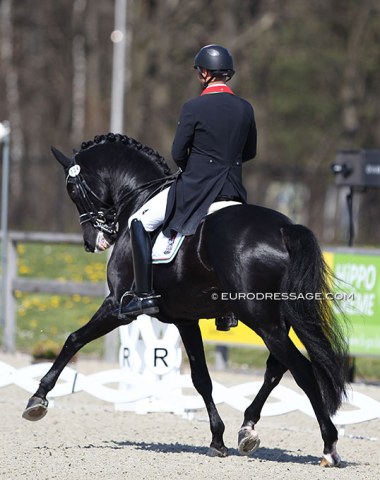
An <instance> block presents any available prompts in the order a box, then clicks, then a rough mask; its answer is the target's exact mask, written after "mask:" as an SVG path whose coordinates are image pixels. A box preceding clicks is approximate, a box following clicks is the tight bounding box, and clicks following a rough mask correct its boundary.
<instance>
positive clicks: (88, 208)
mask: <svg viewBox="0 0 380 480" xmlns="http://www.w3.org/2000/svg"><path fill="white" fill-rule="evenodd" d="M80 171H81V168H80V166H79V165H78V164H76V163H75V164H74V165H73V166H71V167H70V168H69V171H68V176H67V178H66V185H69V184H73V185H75V187H76V189H77V190H78V206H79V208H80V210H81V211H82V212H84V213H81V214H80V215H79V223H80V224H81V225H83V224H84V223H87V222H91V224H92V226H93V227H94V228H95V229H96V230H99V231H101V232H103V233H105V234H107V236H108V237H110V238H111V239H113V240H114V239H115V237H116V235H117V232H118V222H117V218H116V208H115V207H114V206H113V205H110V204H107V203H106V202H104V201H103V200H102V199H101V198H99V197H98V195H96V193H95V192H94V191H93V190H92V189H91V188H90V187H89V185H88V184H87V182H86V180H85V179H84V178H83V176H82V175H81V173H80ZM93 199H95V201H96V203H97V204H100V205H101V206H100V207H96V206H95V203H94V202H93Z"/></svg>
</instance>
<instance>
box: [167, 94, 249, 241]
mask: <svg viewBox="0 0 380 480" xmlns="http://www.w3.org/2000/svg"><path fill="white" fill-rule="evenodd" d="M209 88H210V87H209ZM214 88H215V87H214ZM225 88H227V89H228V87H225ZM205 92H207V90H205ZM256 140H257V132H256V124H255V118H254V113H253V108H252V106H251V105H250V103H248V102H247V101H246V100H244V99H242V98H240V97H238V96H236V95H234V94H232V92H231V93H225V92H223V93H210V94H203V95H201V96H200V97H198V98H195V99H192V100H190V101H188V102H187V103H185V104H184V106H183V107H182V111H181V114H180V118H179V122H178V127H177V131H176V134H175V138H174V142H173V147H172V155H173V159H174V161H175V162H176V164H177V165H178V166H179V167H180V168H181V169H182V170H183V172H182V173H181V174H180V175H179V176H178V178H177V179H176V181H175V182H174V184H173V185H172V186H171V188H170V191H169V196H168V202H167V207H166V215H165V221H164V225H163V230H164V233H165V235H166V236H170V235H171V231H172V230H174V231H176V232H180V233H182V234H184V235H192V234H194V233H195V231H196V229H197V226H198V225H199V223H200V221H201V220H202V218H204V216H205V215H206V213H207V210H208V208H209V206H210V205H211V204H212V203H213V202H214V201H215V199H216V197H217V196H219V195H228V196H234V197H238V198H240V199H241V201H242V202H246V199H247V192H246V190H245V188H244V187H243V184H242V162H245V161H247V160H250V159H251V158H253V157H255V155H256Z"/></svg>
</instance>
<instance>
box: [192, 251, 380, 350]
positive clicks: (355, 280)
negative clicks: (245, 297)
mask: <svg viewBox="0 0 380 480" xmlns="http://www.w3.org/2000/svg"><path fill="white" fill-rule="evenodd" d="M324 257H325V260H326V262H327V264H328V265H329V266H330V268H331V269H332V271H333V272H334V275H335V277H336V278H337V281H336V282H335V286H334V287H332V292H331V293H332V294H333V295H334V296H335V298H336V299H337V301H338V302H339V305H340V307H341V309H342V312H344V315H345V316H346V318H347V319H348V320H349V323H350V329H349V344H350V354H351V355H380V251H379V252H376V253H365V252H363V251H360V253H358V251H355V250H354V249H352V250H351V251H348V249H342V251H341V252H340V251H338V250H333V249H331V250H327V251H325V252H324ZM253 301H254V300H253ZM338 314H339V312H338ZM200 327H201V330H202V335H203V339H204V340H205V341H206V342H208V343H215V344H219V345H229V346H256V347H261V348H265V345H264V342H263V341H262V339H261V338H260V337H259V336H258V335H256V334H255V333H254V332H253V331H252V330H251V329H249V328H248V327H246V326H245V325H243V324H242V323H241V322H239V325H238V326H237V327H235V328H232V329H231V330H230V331H229V332H220V331H218V330H216V328H215V321H214V320H204V319H202V320H200ZM290 337H291V338H292V340H293V342H294V343H295V344H296V346H297V347H298V348H301V349H302V348H303V346H302V344H301V342H300V341H299V339H298V338H297V336H296V335H295V333H294V332H293V330H291V331H290Z"/></svg>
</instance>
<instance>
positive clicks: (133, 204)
mask: <svg viewBox="0 0 380 480" xmlns="http://www.w3.org/2000/svg"><path fill="white" fill-rule="evenodd" d="M161 178H162V181H163V182H164V179H165V177H164V176H162V177H161V176H160V175H158V174H156V172H155V171H153V172H152V171H149V169H147V170H145V171H140V172H139V174H137V175H136V174H135V175H134V176H131V174H130V172H119V173H117V174H116V175H115V178H114V179H113V180H111V182H110V184H111V196H112V199H113V202H114V205H115V206H116V208H117V209H118V210H122V211H123V216H125V215H127V216H128V218H129V217H130V216H131V215H132V214H133V213H134V212H136V211H137V210H138V209H139V208H140V207H142V206H143V205H144V203H146V202H147V201H148V199H149V198H151V197H152V196H153V195H154V194H155V191H156V190H157V193H158V191H159V190H158V189H159V184H158V185H157V184H154V185H152V186H149V183H150V182H152V181H154V180H160V179H161ZM144 185H146V187H145V188H144Z"/></svg>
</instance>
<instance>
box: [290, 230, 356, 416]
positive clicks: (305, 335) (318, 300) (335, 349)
mask: <svg viewBox="0 0 380 480" xmlns="http://www.w3.org/2000/svg"><path fill="white" fill-rule="evenodd" d="M282 235H283V239H284V242H285V245H286V248H287V249H288V252H289V256H290V264H289V266H288V270H287V272H286V274H285V276H284V278H283V281H282V284H281V291H282V292H283V293H286V294H290V293H292V294H297V300H292V299H291V298H290V299H289V300H285V301H283V302H281V314H282V318H283V319H284V320H285V321H286V322H287V324H288V325H291V326H292V327H293V329H294V331H295V332H296V334H297V335H298V337H299V339H300V340H301V342H302V343H303V345H304V347H305V348H306V351H307V353H308V355H309V358H310V361H311V364H312V366H313V371H314V375H315V377H316V380H317V382H318V384H319V387H320V389H321V394H322V398H323V400H324V403H325V406H326V408H327V410H328V412H329V414H330V415H333V414H334V413H335V412H336V411H337V409H338V408H339V407H340V405H341V403H342V398H343V396H344V395H345V384H346V378H347V376H346V357H347V355H348V344H347V341H346V336H345V334H344V328H343V327H344V322H342V321H340V320H338V319H337V317H336V314H335V311H334V310H335V309H334V302H333V301H332V300H331V299H328V298H327V297H328V296H329V295H327V296H326V294H329V293H330V292H331V287H332V278H333V276H332V273H331V271H330V269H329V267H328V266H327V265H326V263H325V261H324V258H323V256H322V252H321V250H320V248H319V245H318V242H317V240H316V238H315V236H314V234H313V233H312V232H311V231H310V230H309V229H308V228H306V227H304V226H302V225H288V226H286V227H284V228H283V229H282ZM299 294H302V296H301V298H299V297H300V295H299ZM307 294H309V295H307ZM310 294H313V295H310ZM315 294H318V295H317V296H316V295H315ZM288 297H289V295H288ZM303 297H305V300H304V299H303ZM307 298H308V299H307Z"/></svg>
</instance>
